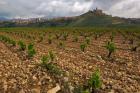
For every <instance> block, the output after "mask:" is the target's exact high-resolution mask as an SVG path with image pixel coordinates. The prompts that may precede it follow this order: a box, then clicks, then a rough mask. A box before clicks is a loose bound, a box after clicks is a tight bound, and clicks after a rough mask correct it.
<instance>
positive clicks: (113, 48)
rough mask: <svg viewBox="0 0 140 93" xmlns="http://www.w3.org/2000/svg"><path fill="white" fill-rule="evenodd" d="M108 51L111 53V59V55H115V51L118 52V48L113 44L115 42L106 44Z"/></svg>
mask: <svg viewBox="0 0 140 93" xmlns="http://www.w3.org/2000/svg"><path fill="white" fill-rule="evenodd" d="M105 47H106V49H107V50H108V51H109V53H108V57H109V58H110V57H111V54H112V53H113V52H115V50H116V46H115V44H114V43H113V42H110V41H109V42H107V44H106V46H105Z"/></svg>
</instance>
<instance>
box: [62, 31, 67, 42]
mask: <svg viewBox="0 0 140 93" xmlns="http://www.w3.org/2000/svg"><path fill="white" fill-rule="evenodd" d="M63 38H64V40H67V38H68V33H66V32H65V33H63Z"/></svg>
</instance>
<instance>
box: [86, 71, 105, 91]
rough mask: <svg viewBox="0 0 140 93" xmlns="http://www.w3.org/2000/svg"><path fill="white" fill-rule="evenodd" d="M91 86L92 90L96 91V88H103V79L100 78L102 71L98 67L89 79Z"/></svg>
mask: <svg viewBox="0 0 140 93" xmlns="http://www.w3.org/2000/svg"><path fill="white" fill-rule="evenodd" d="M88 84H89V88H90V89H92V92H94V90H95V89H99V88H101V85H102V81H101V79H100V71H99V69H97V70H96V71H95V73H93V74H92V76H91V78H90V79H89V82H88Z"/></svg>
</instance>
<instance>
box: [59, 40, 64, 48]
mask: <svg viewBox="0 0 140 93" xmlns="http://www.w3.org/2000/svg"><path fill="white" fill-rule="evenodd" d="M58 47H59V48H61V49H62V48H64V47H65V44H64V42H62V41H60V42H59V44H58Z"/></svg>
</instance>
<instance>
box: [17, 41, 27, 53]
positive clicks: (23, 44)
mask: <svg viewBox="0 0 140 93" xmlns="http://www.w3.org/2000/svg"><path fill="white" fill-rule="evenodd" d="M18 45H19V49H20V50H22V51H24V50H25V49H26V44H25V43H24V42H23V41H19V42H18Z"/></svg>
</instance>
